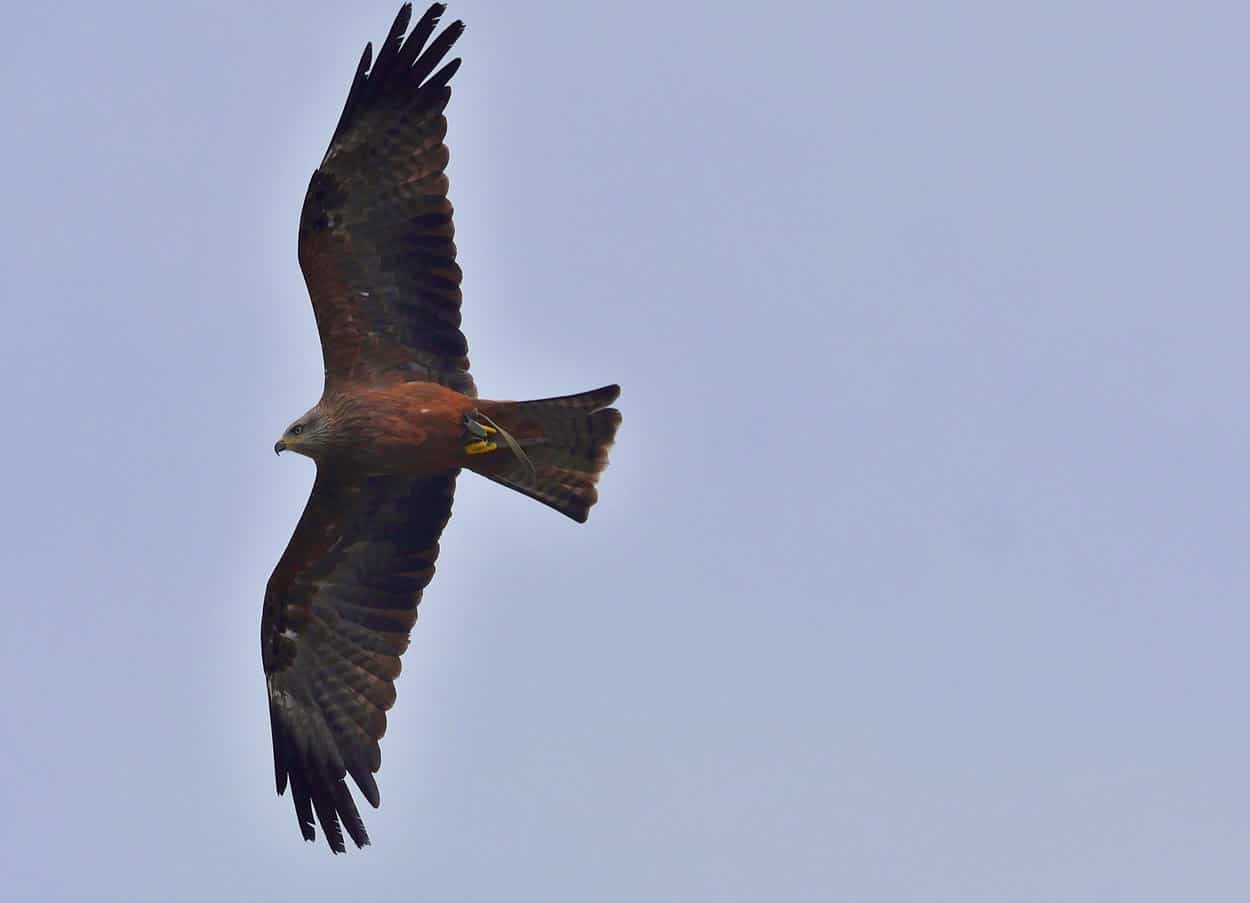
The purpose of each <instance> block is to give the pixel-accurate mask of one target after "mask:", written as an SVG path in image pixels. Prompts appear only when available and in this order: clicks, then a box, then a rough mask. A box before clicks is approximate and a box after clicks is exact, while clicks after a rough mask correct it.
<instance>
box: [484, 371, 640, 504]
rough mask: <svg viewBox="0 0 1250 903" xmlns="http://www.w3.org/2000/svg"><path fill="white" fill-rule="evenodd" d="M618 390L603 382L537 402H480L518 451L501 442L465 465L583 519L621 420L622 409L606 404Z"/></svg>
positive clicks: (594, 499)
mask: <svg viewBox="0 0 1250 903" xmlns="http://www.w3.org/2000/svg"><path fill="white" fill-rule="evenodd" d="M620 394H621V387H620V386H604V387H603V388H601V389H593V390H591V391H589V392H582V393H581V394H580V395H564V396H562V397H560V398H541V399H538V400H537V401H481V402H479V405H480V407H481V411H482V413H484V414H486V415H487V417H486V418H485V419H489V420H490V422H492V423H494V424H495V425H497V426H498V427H499V428H500V430H501V432H503V433H504V435H505V436H507V437H508V439H509V440H511V441H510V442H509V443H508V444H509V445H515V446H519V451H520V453H519V454H518V453H517V449H515V448H513V449H510V448H508V447H507V446H504V445H501V446H500V447H499V448H498V449H497V450H496V451H493V452H491V453H490V454H484V455H480V456H476V457H475V459H474V461H473V463H472V464H470V465H469V467H470V469H472V470H473V471H474V472H476V473H480V474H481V475H482V476H484V477H487V478H489V479H491V480H494V481H495V482H496V483H502V484H503V485H505V486H508V487H510V488H512V489H515V490H516V491H517V492H522V493H524V494H525V495H528V496H529V497H530V498H533V499H537V500H538V501H540V502H542V503H543V504H544V505H550V506H551V507H552V508H555V509H556V510H557V511H559V512H560V513H561V514H564V515H567V516H568V517H571V518H573V520H575V521H577V522H578V523H584V522H585V520H586V516H587V514H588V513H589V512H590V508H591V506H592V505H594V503H595V502H596V501H597V500H598V498H599V492H598V490H597V489H596V488H595V484H596V483H597V482H598V481H599V474H600V473H602V472H603V469H604V468H605V467H607V466H608V449H609V448H611V447H612V441H613V439H615V438H616V428H617V427H618V426H620V425H621V412H620V411H618V410H617V409H616V408H612V407H608V405H610V404H612V402H614V401H616V399H617V396H619V395H620Z"/></svg>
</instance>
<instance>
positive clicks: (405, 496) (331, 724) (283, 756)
mask: <svg viewBox="0 0 1250 903" xmlns="http://www.w3.org/2000/svg"><path fill="white" fill-rule="evenodd" d="M455 479H456V475H455V473H454V472H453V473H449V474H445V475H442V476H435V477H430V478H426V479H416V478H412V477H405V476H373V477H361V478H359V479H357V480H345V479H343V478H341V476H340V475H338V474H333V475H330V476H327V475H325V474H322V473H319V474H318V478H317V482H316V484H315V485H314V487H313V492H312V496H311V497H310V498H309V500H308V505H307V507H306V508H305V510H304V514H303V516H302V517H301V518H300V522H299V525H298V526H297V527H296V530H295V535H294V536H292V538H291V542H290V544H289V545H288V546H287V549H286V552H285V553H284V554H283V556H282V558H281V560H280V561H279V563H278V566H277V568H276V569H275V570H274V573H273V576H272V577H271V578H270V580H269V585H268V587H267V588H266V590H265V604H264V608H263V611H262V615H261V656H262V661H263V664H264V668H265V679H266V684H267V686H268V690H269V711H270V725H271V728H272V731H273V755H274V772H275V779H276V782H277V789H278V792H279V793H282V792H284V791H285V789H286V787H287V786H288V784H289V786H290V788H291V793H292V796H293V798H294V801H295V810H296V815H297V818H298V820H299V824H300V831H301V832H302V833H303V835H304V838H305V839H307V840H312V839H314V837H315V834H314V831H313V816H314V814H315V816H316V821H318V822H320V824H321V827H322V831H323V832H324V834H325V837H326V840H327V841H328V842H329V844H330V846H331V848H332V849H334V850H335V851H336V852H341V851H342V850H343V849H344V842H343V833H342V831H343V830H346V831H347V834H348V835H349V836H350V837H351V838H352V840H353V841H354V842H355V843H356V845H357V846H363V845H364V844H367V843H368V842H369V837H368V834H367V833H366V832H365V827H364V823H363V822H362V820H361V818H360V814H359V812H358V811H357V809H356V806H355V804H354V803H353V802H352V797H351V793H350V792H349V791H348V789H347V784H346V781H345V777H346V775H348V774H350V775H351V777H352V778H353V780H354V781H355V783H356V785H357V786H358V787H359V788H360V791H361V793H362V794H363V795H364V797H365V799H367V800H368V801H369V803H370V804H371V805H373V806H374V807H376V806H377V805H378V804H379V802H380V797H379V794H378V787H377V783H376V782H375V780H374V777H373V775H374V773H376V772H377V770H378V768H379V767H380V766H381V764H382V758H381V752H380V750H379V747H378V740H380V739H381V737H382V735H383V733H385V731H386V711H387V710H388V709H389V708H390V707H391V706H392V705H393V704H394V702H395V686H394V681H395V678H396V677H398V676H399V672H400V660H399V657H400V655H401V654H402V653H403V652H404V650H405V649H406V648H407V647H408V634H409V631H410V630H411V629H412V626H413V624H415V623H416V620H417V604H418V603H419V602H420V600H421V593H422V590H423V589H424V588H425V587H426V585H427V584H428V583H429V582H430V580H431V578H432V577H433V575H434V563H435V560H436V559H437V558H438V538H439V535H440V534H441V533H442V531H443V527H444V526H445V525H446V523H447V520H448V518H449V517H450V516H451V504H452V495H453V491H454V488H455ZM340 825H341V826H342V828H340Z"/></svg>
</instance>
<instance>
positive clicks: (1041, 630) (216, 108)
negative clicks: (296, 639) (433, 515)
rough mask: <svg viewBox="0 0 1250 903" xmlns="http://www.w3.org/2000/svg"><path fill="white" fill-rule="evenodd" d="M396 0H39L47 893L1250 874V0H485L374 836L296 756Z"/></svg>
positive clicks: (29, 510) (17, 866) (405, 893)
mask: <svg viewBox="0 0 1250 903" xmlns="http://www.w3.org/2000/svg"><path fill="white" fill-rule="evenodd" d="M397 6H398V3H397V2H394V0H384V2H373V0H368V2H358V3H341V2H340V3H331V2H311V0H310V2H303V3H295V2H275V3H265V4H255V3H252V4H237V3H217V2H214V3H209V2H186V3H161V4H157V3H151V4H137V3H125V2H120V3H113V4H99V3H96V4H81V5H79V4H71V5H68V6H67V5H64V4H61V5H56V6H47V5H40V4H25V5H22V6H19V7H15V8H13V9H11V10H8V11H7V12H6V18H5V32H6V50H5V54H4V56H3V57H2V58H0V100H2V101H3V106H4V109H5V112H6V122H7V128H6V130H5V131H6V135H7V139H6V140H5V141H4V142H3V147H2V148H0V163H2V164H3V170H4V172H5V173H6V174H7V180H6V190H5V209H4V213H5V215H4V216H3V218H0V293H2V295H0V297H2V298H3V309H4V321H3V322H4V327H3V329H0V380H2V383H0V384H2V385H3V386H4V387H5V392H4V402H3V404H4V416H3V425H2V426H0V430H2V431H3V436H4V439H5V441H4V442H3V443H0V472H3V473H4V474H5V475H6V480H5V490H4V496H5V503H4V506H3V511H4V515H5V516H4V517H3V518H0V565H2V567H3V573H4V575H5V586H4V590H3V600H4V610H5V611H6V612H7V613H8V620H7V625H6V628H5V630H4V631H3V633H2V634H0V678H2V681H0V682H2V684H3V686H4V687H5V688H6V689H5V690H4V691H3V694H2V695H0V706H2V709H0V732H2V733H3V735H4V738H3V744H2V745H0V766H2V767H3V768H4V771H5V773H6V774H7V775H8V779H7V780H6V781H5V782H4V785H3V789H2V790H0V809H2V811H3V812H4V813H5V814H4V817H3V819H0V841H2V843H0V850H2V851H3V852H0V891H2V893H0V895H3V896H4V897H5V899H29V900H74V901H78V900H168V899H173V898H178V899H182V900H190V901H200V900H203V901H210V900H211V901H220V900H277V899H296V898H298V899H302V900H343V899H348V900H369V901H376V903H385V901H391V900H396V901H398V900H404V901H410V900H414V899H426V900H440V901H441V900H508V901H542V903H548V901H578V903H582V901H587V900H594V901H608V903H614V901H621V903H638V901H669V900H671V901H683V903H686V901H696V900H697V901H716V903H725V901H764V900H784V901H791V900H793V901H800V900H813V901H817V900H819V901H825V900H847V901H890V903H895V901H917V903H935V901H952V903H956V901H957V903H972V901H986V903H1001V901H1003V900H1011V901H1048V903H1049V901H1056V900H1063V901H1105V900H1113V899H1123V900H1133V901H1136V903H1141V901H1164V900H1167V901H1174V900H1180V899H1187V900H1202V901H1204V903H1211V901H1225V900H1227V901H1242V900H1245V899H1246V898H1247V894H1248V893H1250V857H1248V856H1247V850H1248V849H1250V816H1248V815H1247V813H1250V777H1248V776H1247V774H1248V770H1247V766H1246V763H1247V762H1250V719H1248V717H1247V706H1246V702H1245V698H1246V689H1247V686H1248V685H1250V658H1248V657H1247V654H1246V644H1247V637H1248V636H1250V611H1248V609H1247V602H1248V600H1250V554H1248V553H1247V549H1248V546H1250V474H1248V472H1247V467H1246V464H1247V460H1248V459H1250V431H1248V430H1247V426H1246V420H1245V417H1246V411H1247V409H1248V408H1250V354H1248V353H1247V334H1248V332H1250V312H1248V302H1250V253H1247V252H1248V247H1247V241H1248V236H1250V117H1248V116H1247V115H1246V111H1247V92H1246V88H1245V86H1246V85H1247V84H1250V54H1247V52H1246V40H1247V35H1248V34H1250V9H1248V8H1247V7H1246V5H1245V4H1244V3H1231V2H1230V3H1222V4H1218V3H1198V4H1190V5H1188V6H1185V7H1181V6H1179V5H1177V4H1172V3H1138V4H1132V5H1131V6H1130V5H1127V4H1089V3H1074V2H1059V3H1046V4H1040V3H1037V4H1015V3H957V4H951V3H915V2H912V3H877V4H854V5H849V4H839V3H784V2H782V3H776V4H772V5H760V4H744V3H732V2H721V3H702V2H699V3H680V4H673V5H671V6H665V5H650V6H639V5H638V4H636V3H624V2H615V0H609V2H597V3H593V4H590V3H587V4H580V5H573V4H565V3H555V2H526V3H520V2H517V3H507V4H503V3H486V2H480V0H477V2H475V0H462V2H455V3H453V5H452V8H451V10H450V11H449V18H452V17H461V18H463V19H465V21H466V22H467V24H468V30H467V32H466V34H465V36H464V38H463V39H462V40H461V42H460V44H459V45H458V47H457V50H458V52H459V54H460V55H461V56H463V57H464V60H465V64H464V66H463V68H462V69H461V71H460V73H459V74H458V75H457V76H456V79H455V82H454V88H455V93H454V96H453V99H452V103H451V107H450V109H449V118H450V122H451V126H450V133H449V143H450V145H451V149H452V163H451V167H450V176H451V185H452V189H451V191H452V200H453V201H454V203H455V205H456V210H457V220H456V223H457V242H458V245H459V247H460V252H461V256H460V261H461V263H462V265H463V267H464V271H465V282H464V291H465V306H464V314H465V319H464V327H465V331H466V333H467V335H468V337H469V341H470V349H471V355H472V359H473V362H474V373H475V375H476V378H477V382H478V385H479V387H480V388H481V390H482V393H483V394H484V395H487V396H494V397H521V398H524V397H534V396H542V395H551V394H561V393H565V392H572V391H577V390H581V389H587V388H591V387H594V386H598V385H601V384H603V383H605V382H612V381H618V382H620V383H621V384H622V385H623V387H624V393H623V396H622V399H621V403H620V406H621V408H622V410H623V412H624V415H625V422H624V425H623V427H622V430H621V433H620V436H619V442H618V444H617V446H616V449H615V451H614V454H613V458H612V466H611V467H610V469H609V470H608V472H607V474H606V476H605V478H604V480H603V483H602V487H601V489H602V493H601V497H602V501H601V503H600V504H599V506H598V507H597V508H596V509H595V511H594V512H593V515H592V517H591V521H590V523H589V524H588V525H587V526H585V527H578V526H576V525H574V524H572V523H570V522H568V521H566V520H564V519H563V518H561V517H559V516H558V515H556V514H554V513H553V512H551V511H549V510H547V509H545V508H543V507H542V506H539V505H537V504H535V503H533V502H531V501H529V500H527V499H524V498H522V497H520V496H518V495H514V494H511V493H508V492H506V491H504V490H503V489H501V488H500V487H498V486H495V485H493V484H489V483H486V482H485V481H481V480H477V479H475V478H473V477H471V476H469V477H466V478H464V479H462V481H461V488H460V492H459V497H458V501H457V505H456V510H455V515H454V517H453V519H452V522H451V524H450V526H449V528H448V530H447V532H446V534H445V535H444V541H443V553H442V558H441V560H440V562H439V571H438V576H437V578H436V580H435V582H434V583H433V584H432V585H431V587H430V589H429V591H428V592H427V593H426V597H425V601H424V603H423V605H422V608H421V615H422V617H421V621H420V623H419V624H418V625H417V628H416V630H415V631H414V634H413V644H412V647H411V649H410V651H409V652H408V654H407V656H406V657H405V661H404V664H405V670H404V674H403V676H402V677H401V679H400V681H399V701H398V704H397V705H396V707H395V709H394V710H393V713H392V718H391V722H390V724H391V727H390V730H389V732H388V734H387V736H386V739H385V740H384V741H383V746H382V749H383V761H384V765H383V769H382V772H381V774H380V776H379V781H380V786H381V790H382V797H383V804H382V808H381V809H380V810H378V811H368V812H366V820H367V823H368V825H369V829H370V833H371V834H372V836H373V839H374V846H372V847H371V848H369V849H367V850H366V851H364V852H363V853H357V852H352V853H349V854H348V855H347V856H340V857H332V856H331V855H330V853H329V851H328V850H327V849H326V848H325V846H324V845H323V844H321V843H320V842H319V843H318V845H315V846H314V845H306V844H304V843H303V842H302V841H301V840H300V837H299V834H298V832H297V830H296V825H295V818H294V815H293V814H292V809H291V803H290V801H289V799H287V798H283V799H278V798H277V797H276V796H275V795H274V793H273V778H272V762H271V755H270V748H269V742H270V741H269V727H268V723H267V710H266V704H265V694H264V688H263V680H262V676H261V671H260V660H259V659H260V657H259V645H258V621H259V611H260V601H261V592H262V588H263V586H264V582H265V580H266V579H267V577H268V575H269V572H270V570H271V568H272V566H273V564H274V562H275V560H276V559H277V556H278V555H279V553H280V552H281V550H282V548H283V546H284V544H285V543H286V541H287V538H288V537H289V535H290V533H291V529H292V527H293V526H294V523H295V520H296V518H297V516H298V514H299V512H300V510H301V507H302V505H303V503H304V499H305V497H306V495H307V492H308V489H309V486H310V484H311V480H312V467H311V465H310V464H309V463H308V462H306V461H303V460H300V459H291V458H289V457H287V456H284V457H283V458H282V459H281V460H279V459H276V458H275V457H274V455H273V453H272V450H271V449H272V446H273V442H274V440H275V439H276V438H277V436H278V434H279V432H280V431H281V429H282V428H283V427H284V426H285V425H286V424H287V423H288V422H289V421H290V419H291V418H292V417H293V416H295V415H297V414H299V413H300V412H302V411H304V410H305V409H306V408H307V407H308V406H309V405H310V404H312V403H313V402H314V401H315V400H316V398H317V395H318V393H319V391H320V387H321V386H320V365H321V359H320V352H319V349H318V345H317V336H316V331H315V328H314V324H313V319H312V315H311V311H310V309H309V306H308V302H307V297H306V295H305V291H304V287H303V282H302V279H301V277H300V274H299V270H298V267H297V264H296V259H295V229H296V221H297V216H298V210H299V205H300V201H301V199H302V197H303V192H304V189H305V187H306V185H307V182H308V177H309V174H310V173H311V171H312V169H313V168H314V167H315V165H316V164H317V162H318V160H319V159H320V156H321V154H322V152H323V150H324V148H325V145H326V143H327V140H328V138H329V134H330V131H331V129H332V128H333V125H334V123H335V121H336V119H337V116H338V114H339V111H340V108H341V105H342V102H343V98H344V96H345V92H346V89H347V84H348V81H349V78H350V76H351V74H352V71H353V67H354V65H355V62H356V59H357V57H358V55H359V53H360V50H361V47H362V46H363V44H364V43H365V41H366V40H370V39H372V40H374V41H377V40H379V39H380V38H381V37H382V36H383V35H384V34H385V32H386V29H387V27H388V26H389V25H390V22H391V20H392V18H393V16H394V13H395V9H396V8H397Z"/></svg>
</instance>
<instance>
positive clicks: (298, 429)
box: [291, 423, 304, 436]
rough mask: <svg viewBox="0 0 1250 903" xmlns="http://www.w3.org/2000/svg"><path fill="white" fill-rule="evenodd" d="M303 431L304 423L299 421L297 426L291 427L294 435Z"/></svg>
mask: <svg viewBox="0 0 1250 903" xmlns="http://www.w3.org/2000/svg"><path fill="white" fill-rule="evenodd" d="M302 432H304V427H303V425H302V424H299V423H297V424H295V426H293V427H291V435H292V436H298V435H299V434H300V433H302Z"/></svg>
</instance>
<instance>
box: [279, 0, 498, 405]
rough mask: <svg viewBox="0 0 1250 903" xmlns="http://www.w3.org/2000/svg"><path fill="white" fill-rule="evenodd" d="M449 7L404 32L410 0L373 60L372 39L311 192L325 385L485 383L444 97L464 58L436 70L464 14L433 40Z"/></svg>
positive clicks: (308, 249)
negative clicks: (467, 313)
mask: <svg viewBox="0 0 1250 903" xmlns="http://www.w3.org/2000/svg"><path fill="white" fill-rule="evenodd" d="M443 10H444V7H443V5H442V4H441V3H436V4H434V5H433V6H431V7H430V8H429V10H427V11H426V13H425V15H424V16H422V17H421V20H420V21H419V22H418V23H417V24H416V25H415V26H414V27H413V29H412V32H411V33H410V34H409V35H408V37H407V39H405V38H404V31H405V30H406V29H407V27H408V21H409V18H410V16H411V13H412V8H411V6H410V5H409V4H404V6H403V7H402V8H401V9H400V11H399V15H398V16H397V17H396V19H395V24H394V25H393V26H392V27H391V31H390V34H388V35H387V37H386V40H385V42H384V43H383V44H382V46H381V50H380V51H379V52H378V57H377V61H376V62H374V63H373V65H372V68H371V67H370V60H371V57H372V51H371V47H368V46H366V47H365V52H364V55H363V56H362V57H361V59H360V65H359V66H358V67H357V69H356V76H355V78H354V79H353V81H352V86H351V90H350V91H349V92H348V95H347V102H346V104H344V107H343V114H342V116H341V117H340V118H339V123H338V126H337V128H335V130H334V137H333V138H332V139H331V140H330V147H329V149H328V150H327V151H326V155H325V159H323V160H322V161H321V166H320V168H318V169H317V171H316V172H315V173H313V177H312V181H311V182H310V183H309V185H308V193H307V195H306V196H305V197H304V208H303V211H302V212H301V214H300V224H299V260H300V266H301V268H302V269H303V271H304V281H305V282H306V283H307V284H308V293H309V295H310V296H311V297H312V305H313V313H314V314H315V315H316V318H317V328H318V331H319V332H320V334H321V350H322V356H323V358H324V361H325V370H326V386H327V389H332V388H334V387H335V386H336V385H339V384H342V383H346V382H367V383H379V382H393V381H411V380H424V381H427V382H437V383H442V384H443V385H445V386H448V387H450V388H452V389H455V390H456V391H457V392H463V393H464V394H466V395H476V389H475V388H474V385H473V378H472V377H471V376H470V375H469V359H468V343H467V342H466V341H465V338H464V335H463V334H462V333H461V332H460V267H459V266H457V265H456V245H455V243H454V242H453V240H452V238H453V235H454V231H455V230H454V228H453V226H452V207H451V203H450V202H449V201H448V200H447V176H446V174H445V173H444V169H445V168H446V166H447V159H448V152H447V146H446V145H445V144H444V143H443V138H444V136H445V135H446V134H447V120H446V118H445V117H444V116H443V109H444V108H445V107H446V106H447V101H448V100H449V99H450V97H451V88H449V87H448V82H449V81H450V79H451V77H452V75H454V74H455V72H456V69H457V68H458V67H459V65H460V60H459V59H455V60H452V61H451V62H449V63H447V64H445V65H443V66H442V68H440V69H438V71H437V72H435V71H434V70H435V68H436V67H438V66H439V64H440V63H442V61H443V57H444V56H446V54H447V52H448V51H449V50H450V49H451V46H452V44H454V43H455V41H456V39H457V38H458V37H460V34H461V33H462V32H463V31H464V25H463V23H461V22H453V23H452V24H451V25H449V26H448V27H447V28H446V29H444V30H443V32H442V33H441V34H439V35H438V36H437V37H435V38H434V40H433V41H432V42H431V43H430V44H429V46H428V47H426V46H425V44H426V41H427V40H429V38H430V36H431V35H432V34H433V33H434V30H435V27H436V26H437V24H438V20H439V17H440V16H441V15H442V14H443ZM431 73H433V74H431Z"/></svg>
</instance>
